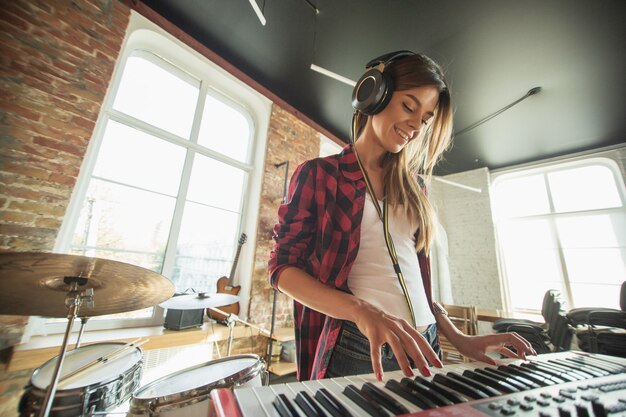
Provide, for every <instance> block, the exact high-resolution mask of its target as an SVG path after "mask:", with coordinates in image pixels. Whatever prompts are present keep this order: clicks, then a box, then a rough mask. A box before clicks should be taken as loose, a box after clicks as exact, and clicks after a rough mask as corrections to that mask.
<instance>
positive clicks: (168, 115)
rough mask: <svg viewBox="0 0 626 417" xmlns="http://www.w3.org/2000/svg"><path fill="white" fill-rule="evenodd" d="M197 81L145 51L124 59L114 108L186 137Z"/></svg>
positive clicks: (197, 85) (196, 93)
mask: <svg viewBox="0 0 626 417" xmlns="http://www.w3.org/2000/svg"><path fill="white" fill-rule="evenodd" d="M199 86H200V82H199V81H198V80H196V79H194V78H192V77H191V76H189V75H187V74H185V73H184V72H183V71H181V70H180V69H178V68H175V67H174V66H172V65H171V64H168V63H167V62H165V61H163V60H162V59H160V58H158V57H157V56H156V55H153V54H150V53H148V52H141V51H136V52H134V53H133V55H132V56H130V57H129V58H128V60H127V61H126V66H125V67H124V73H123V75H122V79H121V81H120V85H119V88H118V91H117V95H116V97H115V103H114V104H113V108H114V109H116V110H119V111H121V112H123V113H126V114H128V115H130V116H133V117H135V118H137V119H139V120H142V121H144V122H146V123H149V124H151V125H153V126H156V127H159V128H161V129H164V130H167V131H168V132H171V133H174V134H176V135H178V136H181V137H183V138H186V139H188V138H189V135H190V133H191V125H192V123H193V116H194V112H195V108H196V104H197V101H198V94H199Z"/></svg>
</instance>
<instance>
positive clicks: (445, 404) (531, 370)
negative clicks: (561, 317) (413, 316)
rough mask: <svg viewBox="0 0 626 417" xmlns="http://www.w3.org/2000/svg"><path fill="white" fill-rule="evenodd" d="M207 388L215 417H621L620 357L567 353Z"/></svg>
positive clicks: (625, 396)
mask: <svg viewBox="0 0 626 417" xmlns="http://www.w3.org/2000/svg"><path fill="white" fill-rule="evenodd" d="M431 371H432V373H433V375H432V376H431V377H428V378H426V377H422V376H421V375H418V376H416V377H411V378H408V377H405V376H404V374H403V373H402V372H401V371H393V372H386V373H385V379H384V381H383V382H379V381H377V380H376V378H375V376H374V375H373V374H367V375H357V376H350V377H342V378H329V379H321V380H316V381H305V382H293V383H287V384H277V385H269V386H262V387H239V388H234V389H216V390H213V391H211V398H212V402H213V406H212V411H213V414H215V416H216V417H389V416H405V417H409V416H410V417H452V416H458V417H461V416H463V417H479V416H480V417H484V416H499V417H500V416H534V417H626V359H624V358H618V357H614V356H606V355H599V354H591V353H584V352H578V351H568V352H559V353H548V354H542V355H538V356H536V357H530V358H529V360H527V361H522V360H519V359H502V360H499V361H498V365H497V366H492V365H489V364H486V363H482V362H473V363H466V364H454V365H447V366H444V367H443V368H441V369H437V368H431Z"/></svg>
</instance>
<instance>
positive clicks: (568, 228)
mask: <svg viewBox="0 0 626 417" xmlns="http://www.w3.org/2000/svg"><path fill="white" fill-rule="evenodd" d="M556 227H557V231H558V233H559V239H560V240H561V245H562V246H563V247H564V248H616V247H626V233H624V231H625V230H626V215H625V214H624V213H620V212H617V213H614V214H596V215H579V216H562V217H559V218H557V219H556ZM618 231H622V233H619V234H618Z"/></svg>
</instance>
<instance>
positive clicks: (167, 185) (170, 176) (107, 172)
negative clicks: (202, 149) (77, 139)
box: [93, 121, 186, 196]
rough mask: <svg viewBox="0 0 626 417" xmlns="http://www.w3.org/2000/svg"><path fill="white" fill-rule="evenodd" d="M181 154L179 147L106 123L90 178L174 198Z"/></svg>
mask: <svg viewBox="0 0 626 417" xmlns="http://www.w3.org/2000/svg"><path fill="white" fill-rule="evenodd" d="M185 152H186V151H185V149H184V148H182V147H180V146H176V145H174V144H171V143H169V142H166V141H164V140H161V139H158V138H156V137H154V136H151V135H148V134H147V133H144V132H141V131H139V130H136V129H133V128H131V127H128V126H126V125H123V124H121V123H117V122H114V121H109V123H108V124H107V127H106V132H105V133H104V138H103V140H102V145H101V146H100V151H99V153H98V161H97V163H96V166H95V168H94V171H93V175H94V176H96V177H101V178H106V179H109V180H112V181H116V182H121V183H123V184H128V185H134V186H135V187H139V188H145V189H148V190H151V191H156V192H160V193H163V194H167V195H172V196H174V195H176V194H177V193H178V186H179V184H180V176H181V173H182V170H183V163H184V162H185Z"/></svg>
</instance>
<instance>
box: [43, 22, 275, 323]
mask: <svg viewBox="0 0 626 417" xmlns="http://www.w3.org/2000/svg"><path fill="white" fill-rule="evenodd" d="M135 19H137V16H135ZM143 24H146V23H143ZM134 35H136V37H134ZM216 68H217V67H215V66H213V65H212V64H210V63H208V62H207V61H205V60H203V59H201V58H199V57H198V56H196V55H194V54H192V53H190V52H189V51H187V50H186V48H185V47H183V46H182V45H177V44H175V43H174V41H173V40H171V39H169V38H166V37H165V36H164V35H161V34H157V33H148V31H146V30H145V29H141V30H138V31H137V32H135V33H133V34H131V35H130V37H129V40H128V41H127V44H126V46H125V49H124V52H123V54H122V56H121V58H120V60H119V62H118V66H117V69H116V75H115V77H114V80H113V82H112V85H111V91H110V92H109V95H108V96H107V100H106V102H105V103H104V105H103V109H102V113H101V116H100V119H99V122H98V126H97V128H96V133H95V135H94V138H93V139H92V143H91V144H90V149H89V151H90V153H88V155H87V157H86V159H85V162H84V164H83V166H82V168H81V178H80V179H79V184H78V185H77V189H76V190H75V192H74V195H73V200H72V205H71V207H70V210H69V211H68V213H69V214H68V216H67V218H66V220H65V222H64V225H63V230H62V233H61V235H60V237H59V240H58V242H57V248H56V249H57V251H59V252H65V253H70V254H77V255H85V256H93V257H98V258H106V259H113V260H117V261H122V262H126V263H130V264H133V265H137V266H141V267H144V268H147V269H150V270H153V271H156V272H158V273H161V274H162V275H164V276H166V277H168V278H169V279H170V280H171V281H172V282H173V283H174V284H175V286H176V290H177V291H178V292H183V291H186V290H189V289H193V290H195V291H196V292H209V293H211V292H215V291H216V286H215V283H216V280H217V279H218V278H220V277H221V276H224V275H228V273H229V271H230V269H231V266H232V263H233V258H234V256H235V252H236V250H235V249H236V245H237V241H238V239H239V237H240V234H241V233H242V232H243V231H244V230H245V228H246V224H248V225H251V224H256V222H255V221H253V220H251V219H250V218H251V217H254V216H256V214H255V213H256V212H257V210H256V207H255V203H256V204H258V194H259V193H260V188H259V186H260V182H259V181H258V180H256V179H255V177H258V175H256V176H255V175H254V174H255V173H258V165H259V164H258V162H259V160H261V161H262V155H255V152H254V150H255V149H260V152H262V150H263V149H264V146H263V145H264V143H261V144H260V145H259V142H262V141H263V140H264V139H263V138H262V137H263V136H264V134H265V130H263V129H266V123H267V121H266V117H267V116H266V115H267V114H269V102H266V100H265V99H264V98H262V97H260V96H258V94H257V93H255V92H251V91H244V92H243V93H242V90H250V89H249V88H247V87H245V86H243V85H242V84H241V83H239V82H236V81H234V79H233V78H232V77H230V76H227V75H225V74H224V73H223V71H221V70H218V69H216ZM233 85H234V87H233ZM250 97H252V98H250ZM261 139H262V140H261ZM255 196H256V197H255ZM245 231H246V232H248V234H250V230H245ZM249 259H250V260H251V258H249ZM249 269H250V268H248V270H249ZM245 287H246V286H244V288H245ZM95 296H96V297H97V294H95ZM129 296H130V295H129ZM242 296H245V293H244V294H242ZM162 313H163V311H162V309H159V308H148V309H145V310H141V311H135V312H122V313H120V314H117V315H115V316H103V317H99V318H96V319H104V320H105V321H106V323H105V321H101V323H100V324H98V325H95V326H94V325H93V324H89V325H88V326H90V328H92V329H94V328H99V327H108V326H116V327H119V326H126V325H130V326H137V325H148V324H160V323H162V321H163V316H162ZM111 319H115V320H116V321H114V322H110V320H111ZM102 323H105V324H102ZM107 323H108V324H107ZM57 327H58V326H57ZM50 329H51V327H49V326H48V330H47V331H50Z"/></svg>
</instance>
